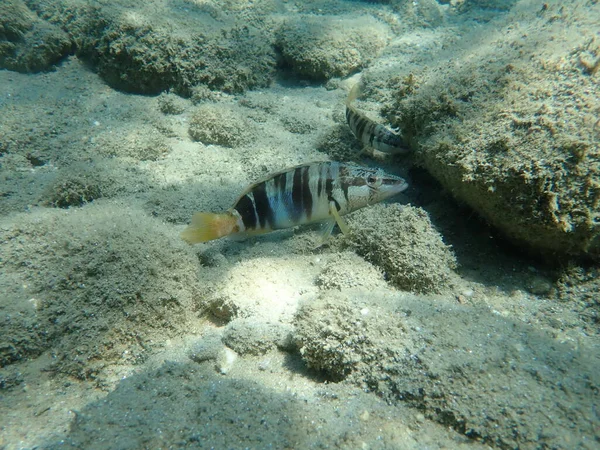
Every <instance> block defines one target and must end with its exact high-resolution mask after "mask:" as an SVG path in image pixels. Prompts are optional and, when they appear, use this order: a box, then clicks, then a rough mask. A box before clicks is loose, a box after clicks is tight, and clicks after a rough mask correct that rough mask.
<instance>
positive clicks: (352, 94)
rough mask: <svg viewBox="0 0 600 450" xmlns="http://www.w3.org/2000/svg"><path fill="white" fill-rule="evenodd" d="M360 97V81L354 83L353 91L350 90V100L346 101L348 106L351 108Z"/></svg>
mask: <svg viewBox="0 0 600 450" xmlns="http://www.w3.org/2000/svg"><path fill="white" fill-rule="evenodd" d="M359 95H360V81H359V82H357V83H354V86H352V89H350V93H349V94H348V98H347V99H346V106H350V103H352V102H353V101H354V100H356V99H357V98H358V96H359Z"/></svg>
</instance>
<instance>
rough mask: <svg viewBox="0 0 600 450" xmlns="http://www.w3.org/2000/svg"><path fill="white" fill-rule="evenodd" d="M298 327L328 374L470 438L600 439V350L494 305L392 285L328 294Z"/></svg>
mask: <svg viewBox="0 0 600 450" xmlns="http://www.w3.org/2000/svg"><path fill="white" fill-rule="evenodd" d="M294 325H295V326H296V335H295V337H296V342H297V345H298V347H299V349H300V353H301V355H302V358H303V359H304V361H305V362H306V363H307V365H308V366H310V367H311V368H313V369H316V370H319V371H321V372H323V373H324V374H325V376H326V377H327V378H328V379H330V380H333V381H337V382H345V383H352V384H355V385H357V386H359V387H361V388H362V389H364V390H368V391H372V392H375V393H377V394H378V395H380V396H381V397H383V398H384V399H385V400H386V401H388V402H390V403H400V404H402V405H408V406H411V407H414V408H416V409H417V410H418V411H419V412H421V413H422V414H423V415H424V416H425V417H426V418H428V419H431V420H434V421H436V422H439V423H440V424H443V425H445V426H447V427H452V428H453V429H454V430H455V431H457V432H459V433H462V434H464V435H465V436H467V437H469V438H471V439H475V440H478V441H482V442H485V443H487V444H488V445H491V446H493V447H498V448H538V447H539V446H540V445H541V446H545V447H549V448H560V449H569V448H574V447H575V448H576V447H580V446H581V447H584V448H585V447H586V445H587V443H589V442H592V441H594V439H595V437H594V436H597V432H595V431H594V430H595V429H597V418H595V417H593V415H590V414H589V411H590V410H593V408H594V400H595V390H596V389H597V386H598V382H599V381H600V380H599V379H598V376H597V373H598V370H600V360H599V359H598V357H597V356H595V355H594V351H593V349H591V348H586V349H585V350H583V349H582V350H574V349H573V348H572V347H571V346H570V345H569V344H567V343H564V342H562V343H559V342H557V340H556V339H555V337H553V336H552V335H551V334H550V333H545V332H541V331H540V330H538V329H534V328H533V327H531V326H530V325H528V324H525V323H523V322H521V321H513V320H511V319H508V318H503V317H501V316H499V315H497V314H495V313H494V312H492V311H490V310H489V309H487V308H481V307H467V306H458V305H457V304H456V302H455V301H454V300H446V299H442V298H439V297H436V298H431V297H425V296H413V295H407V294H402V293H398V292H397V291H392V290H389V289H368V290H367V289H363V288H353V289H344V290H342V291H336V290H329V291H324V292H322V293H321V294H320V295H319V297H318V298H317V299H315V300H313V301H309V302H306V303H304V304H303V305H302V306H301V308H300V310H299V311H298V313H297V314H296V319H295V322H294ZM465 329H468V330H469V332H468V333H465ZM579 351H582V353H581V354H579ZM576 355H577V356H576ZM517 380H518V381H517ZM557 386H560V389H557ZM523 417H526V418H527V420H523Z"/></svg>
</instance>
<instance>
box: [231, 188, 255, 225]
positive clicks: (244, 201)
mask: <svg viewBox="0 0 600 450" xmlns="http://www.w3.org/2000/svg"><path fill="white" fill-rule="evenodd" d="M250 195H252V193H248V194H246V195H244V196H243V197H242V198H240V200H239V201H238V202H237V204H236V205H235V210H236V211H237V212H238V213H239V214H240V217H241V218H242V222H244V227H245V228H246V229H254V228H256V210H255V209H254V202H253V201H252V199H251V198H250Z"/></svg>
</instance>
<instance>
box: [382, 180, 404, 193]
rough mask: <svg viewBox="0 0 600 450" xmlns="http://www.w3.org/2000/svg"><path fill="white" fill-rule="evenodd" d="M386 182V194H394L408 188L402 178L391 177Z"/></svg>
mask: <svg viewBox="0 0 600 450" xmlns="http://www.w3.org/2000/svg"><path fill="white" fill-rule="evenodd" d="M388 183H389V184H387V185H386V186H385V190H386V196H392V195H396V194H399V193H400V192H403V191H405V190H406V189H408V183H407V181H406V180H405V179H404V178H400V177H397V178H393V179H392V180H390V181H389V182H388Z"/></svg>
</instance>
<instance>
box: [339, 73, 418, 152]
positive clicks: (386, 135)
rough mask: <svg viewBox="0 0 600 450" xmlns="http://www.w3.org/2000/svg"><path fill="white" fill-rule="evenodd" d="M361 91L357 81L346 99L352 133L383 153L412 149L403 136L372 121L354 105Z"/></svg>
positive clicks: (347, 116) (347, 117)
mask: <svg viewBox="0 0 600 450" xmlns="http://www.w3.org/2000/svg"><path fill="white" fill-rule="evenodd" d="M359 91H360V87H359V83H356V84H355V85H354V86H353V87H352V89H351V90H350V93H349V94H348V99H347V100H346V122H348V126H349V127H350V130H352V134H354V136H356V138H357V139H358V140H359V141H361V142H362V143H363V145H365V146H367V147H373V148H374V149H375V150H379V151H380V152H383V153H391V154H399V153H406V152H408V151H410V149H409V148H408V146H407V145H406V144H405V143H404V140H403V139H402V136H400V135H398V134H396V133H394V132H392V131H391V130H388V129H387V128H386V127H384V126H383V125H380V124H378V123H376V122H374V121H372V120H371V119H369V118H368V117H367V116H365V115H364V114H363V113H361V112H360V111H359V110H357V109H356V108H355V107H354V106H352V102H353V101H354V100H355V99H356V97H358V94H359Z"/></svg>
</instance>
